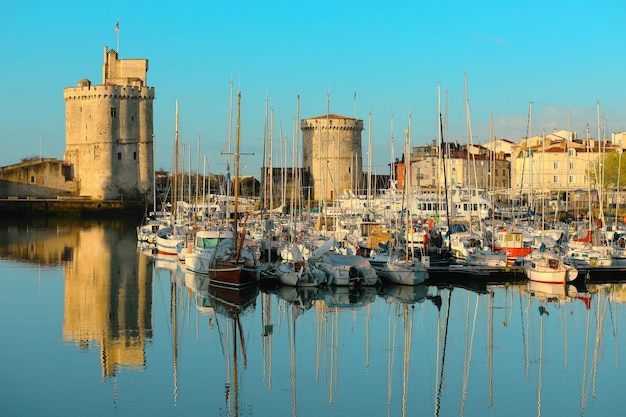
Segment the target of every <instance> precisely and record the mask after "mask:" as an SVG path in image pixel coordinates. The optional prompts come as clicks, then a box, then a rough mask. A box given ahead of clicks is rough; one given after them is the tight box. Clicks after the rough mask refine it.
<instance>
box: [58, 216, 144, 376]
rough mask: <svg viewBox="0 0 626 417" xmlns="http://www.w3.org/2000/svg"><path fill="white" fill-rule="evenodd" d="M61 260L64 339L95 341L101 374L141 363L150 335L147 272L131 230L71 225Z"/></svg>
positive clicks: (84, 343)
mask: <svg viewBox="0 0 626 417" xmlns="http://www.w3.org/2000/svg"><path fill="white" fill-rule="evenodd" d="M74 234H75V235H76V242H77V243H76V246H75V247H73V248H72V259H71V260H67V262H65V263H64V267H63V271H64V274H65V299H64V304H65V314H64V320H63V339H64V340H65V341H70V342H73V343H75V344H76V345H77V346H79V347H80V348H81V349H85V348H92V347H94V346H96V345H99V346H100V350H101V358H102V376H103V377H112V376H115V374H116V371H117V370H118V369H120V368H127V369H134V370H140V369H143V367H144V366H145V344H146V340H149V339H151V338H152V313H151V306H152V275H151V274H152V273H151V270H150V269H149V268H148V262H149V259H148V258H147V257H145V256H143V255H138V254H137V250H136V240H135V239H134V235H133V234H124V233H120V230H119V228H115V227H107V228H105V227H102V226H94V227H89V228H85V229H80V230H76V231H75V232H74Z"/></svg>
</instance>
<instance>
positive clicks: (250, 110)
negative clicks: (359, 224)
mask: <svg viewBox="0 0 626 417" xmlns="http://www.w3.org/2000/svg"><path fill="white" fill-rule="evenodd" d="M0 15H2V17H3V18H2V24H0V35H1V37H2V39H3V41H4V42H3V48H2V55H3V56H2V59H1V60H0V103H1V108H0V109H1V111H0V165H8V164H12V163H16V162H19V160H20V159H21V158H23V157H27V156H33V155H39V154H40V153H41V155H42V156H44V157H55V158H59V159H61V158H62V157H63V152H64V149H65V103H64V101H63V89H64V88H65V87H70V86H75V85H76V83H77V82H78V81H79V80H81V79H82V78H88V79H90V80H91V81H92V82H93V83H96V84H100V83H101V82H102V75H101V65H102V62H103V47H104V46H108V47H109V48H113V49H116V48H117V45H116V44H117V36H116V33H115V31H114V28H115V24H116V22H117V21H118V19H119V21H120V32H119V36H120V48H119V57H120V58H146V59H148V60H149V71H148V85H150V86H153V87H155V90H156V97H157V99H156V100H155V102H154V116H155V117H154V132H155V136H156V155H155V164H156V167H157V168H165V169H171V168H172V159H173V157H172V148H173V141H174V123H175V101H176V100H177V99H178V100H179V103H180V104H179V106H180V118H179V131H180V135H179V137H180V141H181V143H183V144H188V145H190V146H191V147H192V148H193V149H192V154H191V155H192V165H193V168H194V169H195V166H196V160H197V156H196V155H197V143H198V135H200V143H201V145H200V146H201V150H200V154H201V155H202V157H204V156H205V155H206V156H207V159H208V160H209V163H210V165H209V166H210V171H211V172H217V173H222V172H223V171H224V170H225V157H224V156H222V155H220V152H221V151H222V149H223V147H224V145H225V144H226V143H227V139H228V133H227V132H228V121H229V103H230V94H231V81H232V82H233V84H234V86H235V93H236V91H237V90H241V93H242V105H241V152H242V153H253V154H254V155H248V156H244V157H242V165H241V173H242V174H249V175H254V176H257V177H258V175H259V169H260V168H259V167H260V166H261V163H262V155H263V137H264V126H265V107H266V100H267V101H268V102H269V106H270V108H272V109H274V137H275V138H276V144H275V156H274V161H275V165H279V164H280V157H279V156H278V149H279V144H278V142H279V141H278V138H279V137H280V136H281V129H282V136H283V137H288V139H289V143H290V144H292V143H293V136H294V133H293V132H294V121H295V120H296V111H297V97H298V95H299V96H300V118H301V119H303V118H309V117H314V116H319V115H325V114H326V112H327V106H328V102H329V101H330V112H331V113H335V114H340V115H344V116H349V117H354V116H355V107H356V117H357V118H358V119H362V120H364V123H365V126H366V130H364V131H363V150H364V154H363V158H364V160H365V161H366V162H367V154H366V152H367V141H368V137H370V135H371V141H372V144H373V152H372V155H373V158H372V159H373V168H372V171H373V172H376V173H387V172H388V168H387V164H388V163H389V162H390V158H391V140H390V137H391V132H390V131H391V129H390V124H391V119H392V116H393V125H394V132H393V137H394V144H395V146H394V148H395V150H394V155H395V156H400V155H401V154H402V147H403V141H404V133H403V132H404V130H405V129H406V128H407V123H408V116H409V114H411V117H412V130H411V133H412V134H411V145H412V146H417V145H422V144H425V143H430V142H431V141H432V140H434V139H436V137H437V123H438V122H437V86H438V85H439V86H440V88H441V101H442V111H445V108H446V107H447V115H448V116H447V126H448V129H447V140H450V141H453V140H457V141H459V142H462V143H465V142H466V141H467V132H466V125H467V124H466V114H467V112H466V102H465V86H464V74H467V80H468V84H467V85H468V93H469V94H468V97H469V114H470V116H471V128H472V135H473V142H474V143H484V142H486V141H487V140H488V137H489V117H490V113H491V114H492V115H493V132H494V134H495V136H497V137H499V138H507V139H510V140H513V141H518V140H519V139H520V138H521V137H523V136H526V135H527V132H528V115H529V103H530V102H531V101H532V102H533V105H532V116H533V117H532V133H533V134H541V132H542V130H545V131H546V132H550V131H552V130H553V129H555V128H557V129H566V128H567V126H568V113H571V126H572V130H574V131H576V132H577V133H578V135H579V137H584V136H585V125H586V124H587V123H589V126H590V133H591V136H592V137H594V138H595V137H597V132H598V129H597V114H596V113H597V104H598V103H600V112H601V118H602V120H603V121H602V124H604V120H606V130H607V132H608V134H609V135H610V133H611V132H620V131H624V130H626V104H625V103H626V96H625V93H626V75H625V70H624V69H625V68H626V62H625V61H626V54H625V53H624V51H625V50H624V47H625V45H626V31H625V30H624V21H625V20H626V3H625V2H623V1H620V0H615V1H602V0H601V1H597V2H589V1H585V2H582V1H569V2H563V1H546V0H543V1H536V0H530V1H526V2H502V1H489V2H465V1H438V2H434V1H431V2H423V1H395V0H389V1H385V2H379V1H377V2H373V1H360V2H357V1H345V2H341V1H327V0H320V1H316V2H301V1H239V2H230V1H220V2H216V1H184V0H182V1H175V2H165V1H164V2H159V1H129V0H126V1H116V0H110V1H100V0H94V1H45V0H42V1H28V0H27V1H24V0H18V1H15V0H4V1H2V2H0ZM355 93H356V100H355ZM328 97H330V100H328ZM446 103H447V104H446ZM355 104H356V106H355ZM370 112H371V129H367V127H368V113H370ZM370 130H371V131H370ZM289 154H291V150H290V151H289ZM188 155H189V154H188ZM289 164H291V162H289ZM364 169H367V165H365V166H364ZM200 171H201V172H202V163H201V167H200Z"/></svg>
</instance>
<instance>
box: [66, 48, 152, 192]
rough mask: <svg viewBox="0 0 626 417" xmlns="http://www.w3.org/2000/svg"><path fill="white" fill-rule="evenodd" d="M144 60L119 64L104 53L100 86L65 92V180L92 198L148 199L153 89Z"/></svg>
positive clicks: (85, 84)
mask: <svg viewBox="0 0 626 417" xmlns="http://www.w3.org/2000/svg"><path fill="white" fill-rule="evenodd" d="M147 71H148V60H147V59H118V55H117V52H116V51H114V50H107V48H106V47H105V48H104V63H103V65H102V84H100V85H94V84H92V83H91V81H89V80H87V79H82V80H81V81H79V82H78V84H77V86H76V87H68V88H65V90H64V98H65V141H66V143H65V146H66V147H65V154H64V161H65V163H66V165H67V166H68V167H69V168H68V169H67V171H68V174H67V176H68V177H70V178H71V179H72V180H75V181H77V183H78V184H77V188H78V194H79V195H81V196H89V197H91V198H93V199H101V200H111V199H125V200H136V201H138V200H143V199H144V198H146V199H148V201H150V199H151V198H152V197H151V196H152V192H153V190H152V188H153V185H152V184H153V175H154V174H153V172H154V158H153V107H152V103H153V100H154V98H155V96H154V87H149V86H148V85H147V77H146V75H147Z"/></svg>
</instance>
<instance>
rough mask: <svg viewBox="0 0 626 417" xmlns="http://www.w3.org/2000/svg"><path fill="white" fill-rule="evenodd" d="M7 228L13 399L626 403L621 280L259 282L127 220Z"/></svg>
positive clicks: (417, 410) (218, 406)
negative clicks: (150, 236)
mask: <svg viewBox="0 0 626 417" xmlns="http://www.w3.org/2000/svg"><path fill="white" fill-rule="evenodd" d="M2 236H3V238H4V241H3V242H0V256H1V257H2V259H0V268H2V269H1V271H2V274H0V279H3V295H4V297H3V299H2V303H0V309H2V312H3V314H2V315H1V316H0V317H4V320H5V321H4V325H3V326H2V329H3V338H2V349H3V356H2V357H3V358H4V361H3V362H2V369H3V372H4V373H5V374H6V375H7V376H9V378H10V379H7V381H5V382H6V384H5V385H6V386H5V387H4V388H6V389H5V390H4V393H5V397H3V406H2V410H3V411H4V414H6V415H37V414H46V411H41V410H53V411H56V410H58V411H57V412H56V413H55V414H58V415H82V414H84V409H85V407H86V404H85V401H88V402H89V403H88V406H89V407H90V408H89V410H90V412H89V414H90V415H94V416H110V415H114V414H115V415H120V416H126V415H135V414H137V412H138V410H141V412H139V414H147V413H151V414H158V415H177V414H180V413H181V412H182V413H183V414H189V415H194V414H199V415H202V414H206V415H244V414H246V415H248V414H254V415H256V416H258V417H269V416H274V415H298V416H299V415H327V416H330V415H332V416H339V415H346V414H362V415H393V416H402V415H418V414H431V415H434V416H439V415H441V416H448V415H466V416H468V417H475V416H477V415H482V414H494V415H509V416H515V417H518V416H528V415H538V414H541V415H573V414H576V415H584V416H587V417H591V416H596V415H607V414H615V415H619V413H620V411H621V409H622V403H621V401H620V398H621V397H620V393H621V390H620V388H621V380H622V379H623V372H622V370H621V369H620V365H619V351H620V349H619V347H620V346H623V345H624V335H625V334H626V331H625V330H626V329H624V330H622V329H621V327H622V326H624V322H623V321H620V320H619V318H620V317H622V316H624V315H625V314H626V285H624V283H623V282H614V281H613V282H611V283H608V282H607V281H600V280H599V279H595V280H594V278H593V275H592V276H591V279H590V281H589V282H588V281H587V280H586V279H583V280H577V281H576V282H574V283H572V284H573V285H564V284H545V283H536V282H529V281H527V280H523V281H522V280H518V281H517V282H515V281H513V279H512V276H511V275H507V276H506V278H502V279H500V277H499V276H496V275H494V274H490V275H489V276H476V275H473V274H466V275H461V274H449V275H450V276H443V277H442V276H441V275H442V274H439V275H440V276H439V277H437V276H436V275H434V274H433V276H432V277H433V278H436V280H432V281H431V283H432V284H428V285H426V286H423V285H419V286H397V285H396V286H394V285H384V286H381V287H379V288H375V287H361V288H358V287H356V288H348V287H343V288H325V287H322V288H298V287H295V288H294V287H282V286H273V285H271V284H269V283H265V284H264V286H263V287H262V288H261V289H262V290H263V292H262V293H261V289H260V288H259V287H258V286H257V285H252V286H250V287H249V288H243V289H228V288H223V287H213V286H212V285H211V284H210V281H209V279H208V276H207V275H204V276H199V275H195V274H193V273H192V274H188V273H186V272H185V269H184V267H183V268H182V269H181V264H180V263H179V262H178V261H177V260H176V257H171V258H167V257H163V256H161V255H154V254H152V252H151V250H150V248H149V247H147V248H139V249H137V248H136V236H135V228H134V225H131V226H130V227H128V229H127V230H126V229H124V226H123V225H118V224H117V223H114V222H113V223H110V224H104V223H103V224H95V223H94V224H90V223H87V222H84V223H81V224H80V225H78V226H72V225H68V226H57V225H54V226H53V227H49V226H48V225H46V226H45V227H42V228H41V229H37V228H36V227H29V228H20V227H18V226H13V225H11V226H7V227H5V230H4V234H3V235H2ZM183 265H184V264H183ZM519 275H521V274H519ZM579 278H580V277H579ZM444 279H445V281H444ZM507 279H508V281H507ZM613 279H614V280H619V276H616V277H613ZM268 287H269V288H268ZM257 300H258V301H257ZM25 301H27V302H25ZM194 311H195V312H196V314H193V312H194ZM61 319H62V320H61ZM22 358H26V359H27V362H28V366H24V360H21V359H22ZM296 376H297V377H298V378H296ZM296 382H297V383H296ZM172 390H173V394H174V395H173V397H172V395H171V393H172ZM33 392H37V401H33V396H32V395H33V394H32V393H33ZM77 392H80V394H81V395H80V396H81V397H83V398H84V400H83V401H81V399H78V400H77V398H76V397H77V396H76V393H77ZM83 393H84V395H83ZM520 393H523V395H519V394H520ZM35 406H36V407H39V408H38V409H37V410H35V409H34V408H33V407H35ZM28 407H30V408H28ZM44 407H45V408H44ZM182 410H184V411H182ZM48 414H49V412H48Z"/></svg>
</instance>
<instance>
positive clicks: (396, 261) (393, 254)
mask: <svg viewBox="0 0 626 417" xmlns="http://www.w3.org/2000/svg"><path fill="white" fill-rule="evenodd" d="M410 134H411V117H410V115H409V129H408V130H407V134H406V142H405V155H409V153H408V152H409V148H410ZM406 158H407V160H408V156H407V157H406ZM408 165H409V164H404V169H405V175H404V178H409V166H408ZM408 182H409V181H404V203H405V204H404V206H405V207H406V206H407V205H408V204H407V200H408V196H409V194H410V193H409V186H408ZM402 213H403V214H402V221H401V222H400V223H401V224H402V225H403V226H404V236H403V237H402V238H400V239H394V240H393V241H391V242H390V244H391V245H392V247H391V248H390V249H389V250H388V251H387V252H381V253H375V254H374V255H372V256H370V257H369V258H368V260H369V261H370V264H371V265H372V267H373V268H374V269H375V270H376V273H377V274H378V275H379V276H380V277H381V279H383V280H384V281H386V282H389V283H392V284H402V285H419V284H423V283H424V281H426V278H428V269H427V267H426V262H425V261H426V259H429V258H427V257H426V256H421V257H412V258H411V259H409V248H408V245H407V244H406V243H407V242H408V241H409V234H410V233H411V231H412V228H411V224H410V218H409V213H408V210H406V209H405V210H402ZM402 242H404V243H405V246H404V247H400V245H401V244H402Z"/></svg>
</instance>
